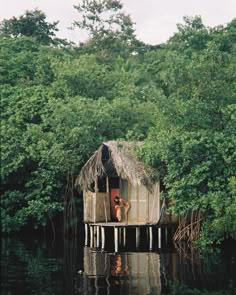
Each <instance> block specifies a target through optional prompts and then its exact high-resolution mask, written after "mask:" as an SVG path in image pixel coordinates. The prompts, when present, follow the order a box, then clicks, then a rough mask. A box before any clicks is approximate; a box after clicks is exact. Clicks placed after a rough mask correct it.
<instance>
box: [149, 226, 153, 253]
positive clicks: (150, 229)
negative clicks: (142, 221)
mask: <svg viewBox="0 0 236 295" xmlns="http://www.w3.org/2000/svg"><path fill="white" fill-rule="evenodd" d="M152 240H153V238H152V227H151V226H149V250H152Z"/></svg>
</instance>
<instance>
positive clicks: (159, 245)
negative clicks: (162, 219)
mask: <svg viewBox="0 0 236 295" xmlns="http://www.w3.org/2000/svg"><path fill="white" fill-rule="evenodd" d="M158 247H159V248H161V228H160V227H158Z"/></svg>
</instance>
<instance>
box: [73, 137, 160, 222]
mask: <svg viewBox="0 0 236 295" xmlns="http://www.w3.org/2000/svg"><path fill="white" fill-rule="evenodd" d="M141 145H142V143H140V142H136V143H133V142H132V143H131V142H123V141H108V142H105V143H103V144H102V145H101V146H100V147H99V149H98V150H97V151H96V152H95V153H94V154H93V155H92V156H91V158H90V159H89V160H88V161H87V163H86V164H85V165H84V167H83V168H82V169H81V172H80V174H79V176H78V177H77V179H76V185H78V186H79V187H80V188H81V190H82V191H83V200H84V222H86V223H98V222H112V221H116V211H115V206H114V198H115V196H119V197H120V198H122V199H124V200H125V201H128V202H129V203H130V205H131V209H130V211H129V215H128V223H129V224H132V223H136V224H137V223H141V224H146V223H151V224H152V223H156V222H157V221H158V220H159V215H160V185H159V181H158V180H152V178H151V176H152V175H153V173H152V172H153V171H152V170H151V169H150V168H148V167H147V166H145V165H144V163H142V162H141V161H139V160H138V159H137V157H136V156H135V149H136V148H137V147H139V146H141ZM122 216H123V220H122V221H124V214H122Z"/></svg>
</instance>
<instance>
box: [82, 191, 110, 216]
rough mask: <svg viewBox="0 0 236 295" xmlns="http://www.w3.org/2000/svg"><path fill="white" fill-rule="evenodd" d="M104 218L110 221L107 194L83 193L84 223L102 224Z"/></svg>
mask: <svg viewBox="0 0 236 295" xmlns="http://www.w3.org/2000/svg"><path fill="white" fill-rule="evenodd" d="M105 208H106V209H105ZM106 216H107V221H110V219H111V212H110V197H109V193H93V192H84V222H104V221H106Z"/></svg>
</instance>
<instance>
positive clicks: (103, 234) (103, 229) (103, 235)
mask: <svg viewBox="0 0 236 295" xmlns="http://www.w3.org/2000/svg"><path fill="white" fill-rule="evenodd" d="M101 231H102V250H104V248H105V228H104V227H103V226H102V227H101Z"/></svg>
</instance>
